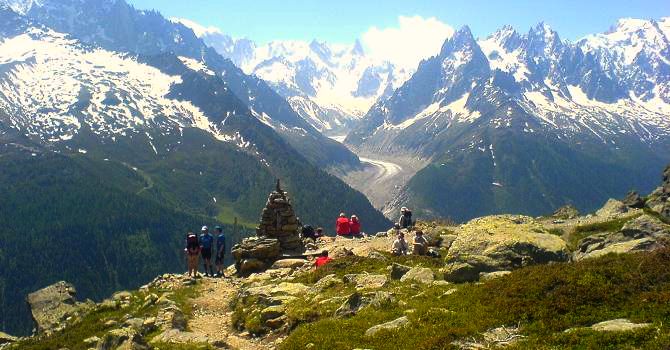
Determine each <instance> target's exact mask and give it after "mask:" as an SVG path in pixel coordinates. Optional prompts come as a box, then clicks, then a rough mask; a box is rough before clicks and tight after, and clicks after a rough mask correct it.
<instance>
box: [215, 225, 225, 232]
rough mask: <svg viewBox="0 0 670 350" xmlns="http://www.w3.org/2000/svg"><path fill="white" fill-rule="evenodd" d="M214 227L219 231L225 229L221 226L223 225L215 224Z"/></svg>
mask: <svg viewBox="0 0 670 350" xmlns="http://www.w3.org/2000/svg"><path fill="white" fill-rule="evenodd" d="M214 229H215V230H217V231H223V228H221V226H218V225H217V226H215V227H214Z"/></svg>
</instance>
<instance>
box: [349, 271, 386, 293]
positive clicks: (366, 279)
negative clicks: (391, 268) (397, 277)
mask: <svg viewBox="0 0 670 350" xmlns="http://www.w3.org/2000/svg"><path fill="white" fill-rule="evenodd" d="M343 280H344V282H345V283H351V284H355V285H356V289H358V290H362V289H379V288H382V287H384V286H385V285H386V283H388V277H386V276H384V275H372V274H350V275H344V278H343Z"/></svg>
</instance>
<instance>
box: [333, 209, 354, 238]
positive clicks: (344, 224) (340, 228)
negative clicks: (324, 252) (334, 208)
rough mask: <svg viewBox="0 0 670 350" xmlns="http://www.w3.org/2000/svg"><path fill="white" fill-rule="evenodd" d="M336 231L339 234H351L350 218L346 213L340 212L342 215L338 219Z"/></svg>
mask: <svg viewBox="0 0 670 350" xmlns="http://www.w3.org/2000/svg"><path fill="white" fill-rule="evenodd" d="M335 232H337V235H338V236H349V235H350V234H351V228H350V227H349V219H347V216H346V215H344V213H340V217H339V218H338V219H337V222H336V225H335Z"/></svg>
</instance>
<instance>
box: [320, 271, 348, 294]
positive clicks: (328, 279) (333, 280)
mask: <svg viewBox="0 0 670 350" xmlns="http://www.w3.org/2000/svg"><path fill="white" fill-rule="evenodd" d="M342 283H344V282H343V281H342V280H341V279H340V278H338V277H337V276H336V275H334V274H330V275H326V276H324V277H322V278H321V279H320V280H319V281H318V282H316V283H314V286H312V290H313V291H314V292H315V293H320V292H322V291H324V290H326V289H328V288H330V287H333V286H336V285H338V284H342Z"/></svg>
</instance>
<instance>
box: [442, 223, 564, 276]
mask: <svg viewBox="0 0 670 350" xmlns="http://www.w3.org/2000/svg"><path fill="white" fill-rule="evenodd" d="M459 231H460V232H459V234H458V236H457V237H456V240H455V241H454V243H453V244H452V245H451V248H450V249H449V252H448V254H447V266H446V267H445V269H444V270H443V272H444V273H445V279H446V280H447V281H450V282H466V281H475V280H477V279H478V278H479V274H480V273H481V272H494V271H510V270H513V269H516V268H519V267H523V266H528V265H533V264H545V263H550V262H555V261H567V260H568V259H569V253H568V249H567V246H566V243H565V241H563V240H562V239H561V238H560V237H557V236H556V235H552V234H551V233H549V232H548V231H547V230H546V229H545V228H544V226H542V225H541V224H540V223H538V222H537V221H535V220H534V219H533V218H530V217H527V216H514V215H496V216H487V217H482V218H478V219H474V220H472V221H470V222H468V223H467V224H465V225H462V226H461V227H460V229H459Z"/></svg>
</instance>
